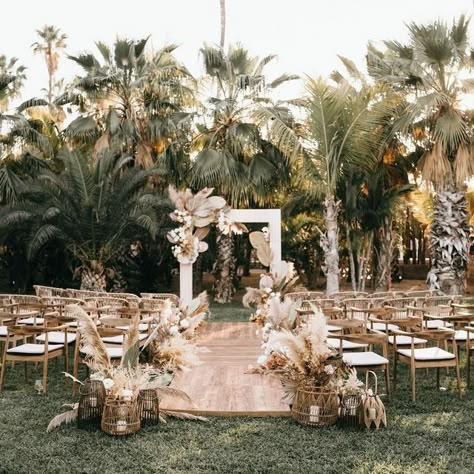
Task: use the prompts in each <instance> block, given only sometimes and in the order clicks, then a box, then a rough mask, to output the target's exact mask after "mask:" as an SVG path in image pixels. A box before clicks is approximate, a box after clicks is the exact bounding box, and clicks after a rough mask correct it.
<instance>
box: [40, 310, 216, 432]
mask: <svg viewBox="0 0 474 474" xmlns="http://www.w3.org/2000/svg"><path fill="white" fill-rule="evenodd" d="M67 309H68V311H69V312H70V313H71V314H73V315H74V316H75V317H76V319H77V321H78V323H79V324H78V328H79V331H80V333H81V336H82V337H81V341H82V346H81V349H80V350H81V353H83V354H84V355H85V362H86V364H87V365H88V367H89V369H90V372H91V376H90V378H91V379H92V380H99V381H102V383H103V384H104V387H105V390H106V393H107V397H108V398H109V399H115V400H122V401H136V400H137V398H138V394H139V392H140V390H150V389H152V390H156V392H157V394H158V396H159V397H162V396H165V395H166V396H168V397H174V398H176V399H180V400H185V401H186V402H188V403H191V404H192V403H193V402H192V400H191V399H190V398H189V396H188V395H187V394H186V393H185V392H183V391H181V390H179V389H176V388H171V387H169V384H170V382H171V378H172V372H173V371H175V370H182V369H184V368H189V367H190V366H191V365H194V364H196V363H198V359H197V355H196V354H197V349H196V348H195V346H193V345H192V344H191V343H190V342H189V341H188V340H187V339H185V338H183V337H182V336H181V335H180V334H176V335H173V334H169V331H168V332H166V331H165V328H166V327H167V326H166V325H162V324H158V325H157V326H156V327H155V329H154V330H153V332H152V333H151V334H150V335H149V337H148V338H147V339H146V341H145V343H144V344H143V345H142V346H141V347H140V344H139V334H140V332H139V318H138V317H136V318H134V319H132V322H131V324H130V327H129V329H128V331H127V333H126V335H125V338H124V343H123V356H122V359H121V361H120V364H119V365H113V364H112V362H111V360H110V357H109V354H108V352H107V349H106V347H105V344H104V342H103V341H102V339H101V338H100V335H99V333H98V331H97V326H96V324H95V322H94V321H93V320H92V318H91V317H90V316H89V315H88V314H87V313H86V312H85V311H84V310H83V309H82V308H81V307H80V306H78V305H70V306H68V308H67ZM163 333H165V334H166V336H165V337H163V335H162V334H163ZM157 339H159V340H162V341H168V344H169V347H170V348H172V350H170V354H168V356H166V350H163V351H162V352H163V356H162V358H163V361H166V363H164V364H163V365H159V364H157V363H153V364H143V363H140V355H141V353H142V352H143V351H144V350H145V349H147V347H149V346H150V347H151V345H152V344H156V343H155V340H157ZM175 339H176V340H179V343H173V342H169V341H170V340H172V341H174V340H175ZM154 362H155V361H154ZM66 376H68V377H70V378H73V379H74V381H75V382H76V383H79V384H82V382H81V381H79V380H77V379H75V378H74V377H73V376H71V375H70V374H66ZM67 406H69V407H71V410H70V411H68V412H65V413H62V414H60V415H58V416H56V417H55V418H53V420H51V422H50V423H49V425H48V428H47V431H48V432H49V431H51V430H52V429H54V428H56V427H57V426H59V425H61V424H62V423H70V422H72V421H74V420H75V419H76V418H77V415H78V404H77V403H75V404H69V405H67ZM167 416H174V417H177V418H183V419H192V420H200V421H207V420H206V419H205V418H203V417H198V416H194V415H191V414H188V413H181V412H180V413H177V412H174V411H166V410H160V420H161V421H163V422H165V421H166V417H167Z"/></svg>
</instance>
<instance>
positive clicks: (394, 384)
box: [393, 353, 397, 390]
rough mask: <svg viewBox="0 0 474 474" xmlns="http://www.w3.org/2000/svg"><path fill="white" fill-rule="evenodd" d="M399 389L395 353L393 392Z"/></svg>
mask: <svg viewBox="0 0 474 474" xmlns="http://www.w3.org/2000/svg"><path fill="white" fill-rule="evenodd" d="M396 389H397V354H396V353H395V356H394V359H393V390H396Z"/></svg>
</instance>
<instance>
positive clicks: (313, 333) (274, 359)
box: [255, 313, 348, 404]
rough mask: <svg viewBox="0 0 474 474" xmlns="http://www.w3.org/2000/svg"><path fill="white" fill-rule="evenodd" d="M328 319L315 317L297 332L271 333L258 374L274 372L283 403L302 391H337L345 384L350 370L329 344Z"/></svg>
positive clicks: (260, 361)
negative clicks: (345, 378) (301, 389)
mask: <svg viewBox="0 0 474 474" xmlns="http://www.w3.org/2000/svg"><path fill="white" fill-rule="evenodd" d="M327 335H328V332H327V326H326V318H325V316H324V315H323V314H322V313H316V314H315V315H314V317H312V318H310V319H309V320H308V321H307V322H306V323H304V324H302V325H301V326H300V327H299V328H297V329H296V330H294V331H293V332H292V331H289V330H287V329H282V330H278V331H271V332H270V334H269V336H268V341H267V342H266V343H265V344H264V349H265V353H264V354H263V355H262V356H261V357H259V359H258V361H257V362H258V364H259V368H258V369H256V370H255V371H256V372H260V373H264V372H272V373H274V374H275V375H276V376H278V377H279V378H280V380H281V382H282V385H283V390H284V393H285V395H284V399H285V400H287V401H288V402H289V403H290V404H291V403H292V401H293V399H294V396H295V394H296V392H297V390H298V388H299V387H305V386H308V385H309V386H319V387H328V388H331V389H334V390H338V388H339V387H340V386H341V384H342V380H343V379H344V377H345V376H346V374H347V371H348V368H347V366H346V365H345V363H344V362H343V361H342V358H341V357H340V356H339V355H338V353H337V351H335V350H333V349H331V348H330V347H329V346H328V344H327Z"/></svg>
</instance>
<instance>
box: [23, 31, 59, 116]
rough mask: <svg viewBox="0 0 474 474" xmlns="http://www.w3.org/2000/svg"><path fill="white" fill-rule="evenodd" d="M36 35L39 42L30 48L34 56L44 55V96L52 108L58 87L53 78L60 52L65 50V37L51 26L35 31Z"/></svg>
mask: <svg viewBox="0 0 474 474" xmlns="http://www.w3.org/2000/svg"><path fill="white" fill-rule="evenodd" d="M36 33H37V34H38V36H39V37H40V41H36V42H35V43H33V44H32V45H31V46H32V47H33V51H34V52H35V54H43V55H44V60H45V62H46V68H47V70H48V89H47V90H46V96H47V98H48V104H49V106H50V107H52V105H53V100H54V95H55V93H54V92H55V88H57V87H58V86H59V85H60V84H57V83H56V82H55V80H54V76H55V74H56V72H57V70H58V65H59V58H60V55H61V50H63V49H65V48H66V39H67V36H66V35H65V34H64V33H61V30H60V29H59V28H56V27H55V26H53V25H45V26H43V28H41V29H40V30H36Z"/></svg>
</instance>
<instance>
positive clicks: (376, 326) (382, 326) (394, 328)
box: [370, 323, 400, 331]
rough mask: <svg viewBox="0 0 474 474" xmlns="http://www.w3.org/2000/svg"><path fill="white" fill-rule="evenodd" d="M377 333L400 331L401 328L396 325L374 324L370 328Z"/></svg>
mask: <svg viewBox="0 0 474 474" xmlns="http://www.w3.org/2000/svg"><path fill="white" fill-rule="evenodd" d="M370 327H371V328H372V329H376V330H377V331H387V330H388V331H398V330H399V329H400V328H399V327H398V326H397V325H396V324H384V323H372V326H370Z"/></svg>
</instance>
